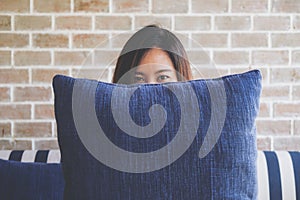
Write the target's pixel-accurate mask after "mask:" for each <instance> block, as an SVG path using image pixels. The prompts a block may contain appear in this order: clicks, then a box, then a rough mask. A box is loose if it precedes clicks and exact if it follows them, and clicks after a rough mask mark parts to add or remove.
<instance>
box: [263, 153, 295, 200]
mask: <svg viewBox="0 0 300 200" xmlns="http://www.w3.org/2000/svg"><path fill="white" fill-rule="evenodd" d="M257 177H258V200H266V199H271V200H281V199H282V200H299V199H300V152H288V151H265V152H262V151H259V152H258V158H257Z"/></svg>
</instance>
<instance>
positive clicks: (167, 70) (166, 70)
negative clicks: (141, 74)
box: [155, 69, 172, 74]
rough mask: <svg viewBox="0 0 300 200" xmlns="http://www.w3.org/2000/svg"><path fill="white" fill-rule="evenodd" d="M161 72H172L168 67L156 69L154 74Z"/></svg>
mask: <svg viewBox="0 0 300 200" xmlns="http://www.w3.org/2000/svg"><path fill="white" fill-rule="evenodd" d="M161 72H172V70H170V69H161V70H158V71H157V72H155V74H159V73H161Z"/></svg>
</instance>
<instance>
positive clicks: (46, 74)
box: [32, 69, 69, 83]
mask: <svg viewBox="0 0 300 200" xmlns="http://www.w3.org/2000/svg"><path fill="white" fill-rule="evenodd" d="M56 74H62V75H69V71H68V70H66V69H32V82H33V83H52V79H53V77H54V76H55V75H56Z"/></svg>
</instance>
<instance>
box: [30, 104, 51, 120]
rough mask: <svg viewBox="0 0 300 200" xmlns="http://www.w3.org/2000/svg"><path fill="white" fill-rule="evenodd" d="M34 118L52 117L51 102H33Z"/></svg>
mask: <svg viewBox="0 0 300 200" xmlns="http://www.w3.org/2000/svg"><path fill="white" fill-rule="evenodd" d="M34 118H35V119H54V106H53V105H52V104H35V105H34Z"/></svg>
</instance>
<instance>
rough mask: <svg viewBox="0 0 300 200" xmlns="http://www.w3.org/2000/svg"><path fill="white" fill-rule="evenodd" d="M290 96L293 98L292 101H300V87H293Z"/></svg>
mask: <svg viewBox="0 0 300 200" xmlns="http://www.w3.org/2000/svg"><path fill="white" fill-rule="evenodd" d="M292 96H293V100H300V86H299V85H293V89H292Z"/></svg>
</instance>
